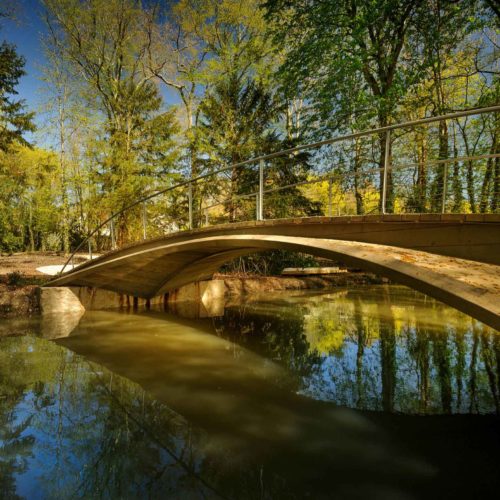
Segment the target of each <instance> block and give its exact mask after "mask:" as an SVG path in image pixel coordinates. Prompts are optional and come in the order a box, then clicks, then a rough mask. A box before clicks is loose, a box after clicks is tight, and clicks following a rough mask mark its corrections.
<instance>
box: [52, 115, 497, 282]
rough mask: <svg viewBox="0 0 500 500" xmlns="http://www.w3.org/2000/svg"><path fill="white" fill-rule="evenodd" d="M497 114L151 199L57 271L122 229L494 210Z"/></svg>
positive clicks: (390, 132) (277, 156)
mask: <svg viewBox="0 0 500 500" xmlns="http://www.w3.org/2000/svg"><path fill="white" fill-rule="evenodd" d="M499 111H500V106H491V107H487V108H477V109H470V110H465V111H459V112H456V113H449V114H446V115H441V116H435V117H429V118H423V119H419V120H414V121H409V122H404V123H398V124H392V125H389V126H386V127H380V128H375V129H370V130H363V131H360V132H355V133H350V134H346V135H339V136H336V137H332V138H330V139H326V140H322V141H318V142H314V143H310V144H304V145H301V146H297V147H294V148H289V149H285V150H282V151H278V152H275V153H271V154H267V155H262V156H259V157H256V158H251V159H248V160H245V161H242V162H239V163H236V164H232V165H228V166H224V167H222V168H220V169H216V170H214V171H211V172H208V173H206V174H203V175H200V176H198V177H196V178H192V179H185V180H183V181H182V182H179V183H177V184H175V185H173V186H168V187H166V188H164V189H159V190H155V191H152V192H150V193H147V194H146V195H145V196H143V197H142V198H140V199H138V200H136V201H133V202H131V203H130V204H129V205H127V206H126V207H124V208H122V209H121V210H118V211H116V212H115V213H113V214H111V215H110V216H109V217H106V218H105V220H103V221H102V223H101V224H99V225H98V226H97V227H96V228H95V229H94V230H93V231H91V232H90V233H89V234H88V236H87V238H86V239H85V240H84V241H82V242H81V243H80V244H79V245H78V246H77V248H76V249H75V250H74V251H73V252H72V254H71V255H70V257H69V258H68V260H67V261H66V263H65V264H64V266H63V269H62V270H61V273H62V272H64V271H65V270H66V268H67V267H68V266H69V265H70V263H72V262H73V258H74V256H75V254H76V253H77V252H79V251H81V250H83V249H84V248H86V247H87V248H88V252H89V256H90V257H92V251H93V240H94V239H96V237H99V238H100V239H101V240H105V241H107V243H108V249H115V248H117V246H118V243H121V242H120V241H119V239H118V238H117V237H116V235H117V232H118V230H117V229H118V226H119V225H120V224H128V225H133V226H134V231H133V232H134V234H138V235H140V237H141V238H142V239H146V238H151V237H156V236H161V235H164V234H165V233H171V232H177V231H182V230H188V229H192V228H194V227H201V226H207V225H211V224H213V223H215V224H218V223H223V222H236V221H249V220H263V219H265V218H285V217H301V216H311V215H328V216H336V215H348V214H358V215H360V214H373V213H381V214H386V213H415V212H438V213H445V212H468V211H470V212H476V211H482V212H484V211H493V212H495V211H498V210H499V209H500V139H499V138H498V135H499V134H500V115H499V114H498V113H499ZM127 218H128V220H127ZM132 242H133V241H127V243H132ZM71 267H73V265H71Z"/></svg>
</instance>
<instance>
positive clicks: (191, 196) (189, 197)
mask: <svg viewBox="0 0 500 500" xmlns="http://www.w3.org/2000/svg"><path fill="white" fill-rule="evenodd" d="M188 203H189V229H193V183H192V182H190V183H189V188H188Z"/></svg>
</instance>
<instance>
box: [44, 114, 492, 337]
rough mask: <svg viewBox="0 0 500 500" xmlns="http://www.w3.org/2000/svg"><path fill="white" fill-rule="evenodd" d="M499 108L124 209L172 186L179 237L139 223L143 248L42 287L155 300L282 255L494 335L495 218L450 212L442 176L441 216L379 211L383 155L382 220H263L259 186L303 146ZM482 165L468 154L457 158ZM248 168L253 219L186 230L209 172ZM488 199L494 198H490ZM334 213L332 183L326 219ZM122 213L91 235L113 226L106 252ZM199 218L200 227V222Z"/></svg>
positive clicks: (189, 184)
mask: <svg viewBox="0 0 500 500" xmlns="http://www.w3.org/2000/svg"><path fill="white" fill-rule="evenodd" d="M499 110H500V106H496V107H493V108H485V109H483V110H473V111H468V112H461V113H455V114H453V115H446V116H445V117H435V118H430V119H425V120H420V121H418V122H412V123H406V124H401V125H397V126H396V125H394V126H390V127H385V128H384V129H376V130H371V131H367V132H363V133H359V134H351V135H350V136H344V137H342V138H334V139H332V140H330V141H323V142H321V143H316V144H313V145H307V146H301V147H299V148H294V149H293V150H287V151H282V152H279V153H275V154H272V155H267V156H265V157H260V158H256V159H253V160H249V161H247V162H242V163H240V164H238V165H232V166H230V167H227V168H224V169H221V170H219V171H218V172H215V173H211V174H208V175H205V176H202V177H199V178H197V179H189V180H187V181H185V182H184V183H181V184H180V185H177V186H175V187H171V188H167V189H164V190H162V191H158V192H155V193H153V194H151V195H148V196H146V197H144V198H143V199H141V200H139V201H137V202H134V203H132V204H131V205H129V207H127V209H134V208H136V207H137V206H141V204H142V205H143V206H145V205H144V204H145V203H146V202H149V201H150V200H152V199H153V198H155V197H157V196H158V195H160V194H165V193H169V192H172V191H173V190H174V189H178V188H179V187H181V188H185V189H186V191H187V199H188V200H189V204H188V212H189V216H188V218H187V223H186V226H187V229H186V230H184V231H178V232H175V233H173V234H167V235H163V236H160V237H156V238H153V239H147V238H146V232H147V228H146V223H145V222H144V233H143V236H144V238H143V240H142V241H140V242H138V243H134V244H129V245H127V246H124V247H122V248H114V249H112V250H110V251H109V252H107V253H105V254H104V255H102V256H100V257H98V258H96V259H92V260H90V261H88V262H86V263H84V264H82V265H80V266H78V267H75V268H73V269H71V270H70V271H68V272H65V273H62V274H61V275H59V276H58V277H57V278H55V279H53V280H52V281H51V282H50V283H48V286H65V285H72V286H91V287H100V288H104V289H108V290H113V291H116V292H119V293H124V294H129V295H134V296H138V297H144V298H152V297H154V296H157V295H161V294H165V293H168V292H169V291H171V290H174V289H176V288H178V287H180V286H182V285H185V284H187V283H191V282H194V281H198V280H202V279H207V278H210V277H211V276H212V274H213V273H214V272H215V271H217V270H218V268H219V267H220V266H221V265H222V264H224V263H225V262H228V261H230V260H232V259H234V258H236V257H239V256H243V255H248V254H251V253H255V252H261V251H264V250H270V249H286V250H292V251H296V252H302V253H307V254H311V255H315V256H318V257H324V258H328V259H332V260H336V261H341V262H344V263H346V264H347V265H350V266H355V267H359V268H363V269H366V270H368V271H372V272H374V273H377V274H380V275H383V276H387V277H388V278H390V279H391V280H394V281H396V282H399V283H402V284H405V285H408V286H410V287H412V288H414V289H416V290H419V291H422V292H424V293H427V294H428V295H431V296H433V297H435V298H437V299H439V300H442V301H443V302H446V303H448V304H450V305H452V306H455V307H457V308H459V309H461V310H463V311H465V312H467V313H469V314H471V315H472V316H474V317H476V318H478V319H479V320H481V321H483V322H485V323H487V324H489V325H491V326H493V327H494V328H497V329H499V328H500V300H499V298H500V272H499V271H500V267H499V266H500V215H499V214H494V213H493V214H491V213H490V214H460V213H447V206H448V205H447V201H448V197H449V196H450V195H449V194H448V193H447V189H446V186H447V180H446V175H444V181H443V185H442V186H441V191H442V193H441V194H442V210H441V212H442V213H424V214H418V213H400V214H388V213H385V212H386V199H387V197H388V189H387V185H388V181H387V179H388V177H389V175H392V176H395V175H396V173H397V169H396V166H395V165H390V162H389V156H388V154H386V159H385V160H386V161H385V163H384V166H383V169H381V170H380V186H381V188H382V189H381V200H380V201H381V203H380V212H381V213H380V214H379V215H364V216H337V217H324V216H321V217H305V218H287V219H271V220H263V219H264V214H265V211H264V197H265V196H266V195H267V193H269V192H270V191H271V190H266V189H264V176H265V161H270V160H272V159H273V158H276V157H280V156H286V157H289V156H290V155H293V154H295V153H296V152H297V151H298V150H301V149H307V148H312V147H321V146H323V145H325V144H335V143H337V142H339V141H342V140H352V139H353V138H359V137H364V136H369V135H372V134H378V135H379V136H380V134H381V133H385V134H386V139H387V145H388V146H389V145H390V144H391V143H390V133H391V131H392V130H394V129H396V128H398V129H401V128H403V129H404V128H405V127H406V128H412V127H414V126H416V125H419V126H420V125H422V123H435V122H437V121H439V120H444V119H447V120H450V119H456V118H460V117H462V116H468V115H471V114H484V113H496V112H498V111H499ZM386 151H388V149H387V148H386ZM499 157H500V154H497V153H492V154H485V155H482V156H480V157H479V156H478V158H479V160H482V161H484V160H486V161H487V160H489V159H492V160H493V159H495V160H496V161H498V158H499ZM479 160H477V158H475V159H473V160H471V158H470V157H469V158H468V159H467V158H466V159H465V160H464V159H462V160H461V161H479ZM448 161H449V162H451V161H454V162H455V164H456V163H457V158H454V159H450V160H437V163H438V165H441V166H443V165H444V166H446V165H447V162H448ZM255 162H256V163H257V165H259V169H258V177H259V179H258V191H257V192H255V193H252V194H250V195H246V196H255V200H256V212H255V213H256V219H257V220H255V221H247V222H236V223H227V224H223V225H220V224H219V225H215V226H206V227H202V228H198V229H190V228H192V227H193V203H192V200H193V190H196V189H197V190H198V191H197V192H199V184H200V182H202V181H203V182H204V181H207V180H208V181H210V182H213V179H210V178H211V177H212V176H213V175H215V174H219V173H220V172H227V170H228V169H229V168H230V169H234V168H239V167H242V166H247V165H249V164H251V163H255ZM445 174H446V171H445ZM393 178H394V177H393ZM319 181H324V179H323V178H322V179H320V180H319ZM319 181H316V182H319ZM279 189H281V188H279ZM275 190H276V191H277V190H278V189H275ZM494 196H498V194H497V193H494ZM332 211H333V210H332V195H331V183H330V189H329V208H328V212H329V215H331V214H332ZM121 213H123V210H122V211H120V212H118V213H117V214H113V215H112V216H111V217H110V218H108V219H107V220H106V221H104V222H103V224H101V225H100V226H99V227H98V228H96V230H95V231H94V232H93V233H91V234H90V235H89V236H90V237H92V236H93V235H95V234H102V231H103V228H104V227H108V225H109V224H111V237H112V246H113V247H114V246H116V245H115V241H114V238H113V234H114V232H113V226H112V224H113V221H114V220H115V218H116V217H117V216H119V215H120V214H121ZM144 213H145V212H144ZM207 213H208V212H207ZM143 220H145V218H144V219H143ZM199 220H202V219H201V217H200V219H199ZM99 232H100V233H99ZM88 241H90V239H89V240H88ZM81 246H82V245H80V247H79V248H81ZM77 250H78V249H77Z"/></svg>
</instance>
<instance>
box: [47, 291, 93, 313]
mask: <svg viewBox="0 0 500 500" xmlns="http://www.w3.org/2000/svg"><path fill="white" fill-rule="evenodd" d="M39 293H40V311H41V313H42V314H43V315H45V314H55V313H83V312H84V311H85V307H84V306H83V305H82V303H81V302H80V299H79V298H78V296H77V295H76V294H75V293H74V292H73V291H72V290H71V289H70V288H68V287H65V286H58V287H52V288H45V287H42V288H40V291H39Z"/></svg>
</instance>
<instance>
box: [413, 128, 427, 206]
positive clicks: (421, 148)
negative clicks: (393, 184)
mask: <svg viewBox="0 0 500 500" xmlns="http://www.w3.org/2000/svg"><path fill="white" fill-rule="evenodd" d="M416 142H417V157H418V174H417V189H416V206H417V207H416V208H417V210H418V211H419V212H421V213H423V212H425V211H426V208H427V138H426V137H425V132H424V130H422V129H417V130H416Z"/></svg>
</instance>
